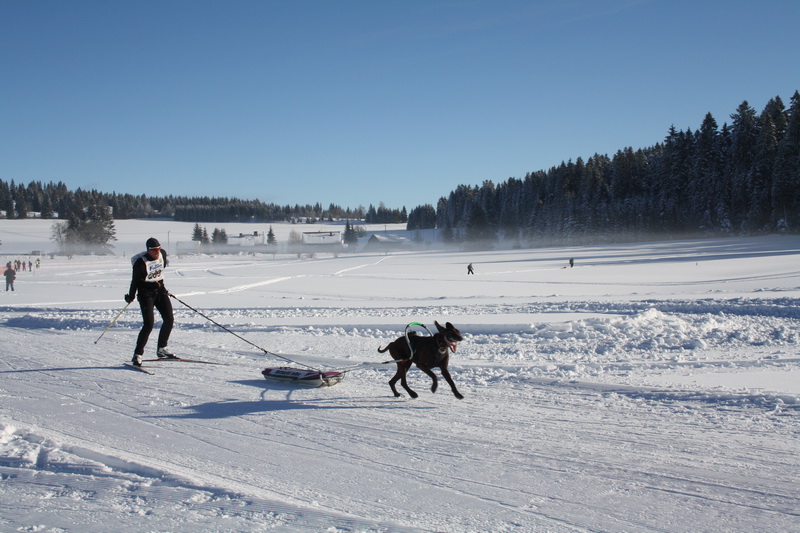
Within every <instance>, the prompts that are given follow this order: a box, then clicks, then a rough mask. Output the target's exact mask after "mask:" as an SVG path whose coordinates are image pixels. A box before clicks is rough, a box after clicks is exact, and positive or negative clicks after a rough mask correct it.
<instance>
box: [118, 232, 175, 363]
mask: <svg viewBox="0 0 800 533" xmlns="http://www.w3.org/2000/svg"><path fill="white" fill-rule="evenodd" d="M146 245H147V251H146V252H141V253H139V254H136V255H134V256H133V257H131V263H132V264H133V276H132V278H131V287H130V289H129V290H128V294H126V295H125V301H126V302H128V303H131V302H132V301H133V299H134V297H136V293H137V291H138V293H139V296H138V298H137V299H138V300H139V307H141V309H142V321H143V323H142V329H141V330H140V331H139V337H138V338H137V340H136V349H135V350H134V351H133V359H132V363H133V364H134V365H136V366H142V355H144V347H145V345H146V344H147V339H148V338H150V332H151V331H153V325H154V324H155V315H154V313H153V308H156V309H158V312H159V313H160V314H161V320H162V323H161V330H160V331H159V332H158V350H157V351H156V355H158V357H159V359H177V357H176V356H175V354H173V353H172V352H170V351H169V349H167V343H168V342H169V335H170V333H172V325H173V323H174V322H175V319H174V317H173V315H172V302H170V300H169V292H168V291H167V288H166V287H164V269H165V268H166V267H167V265H169V261H168V260H167V252H165V251H163V250H162V249H161V243H159V242H158V239H156V238H154V237H150V238H149V239H147V243H146Z"/></svg>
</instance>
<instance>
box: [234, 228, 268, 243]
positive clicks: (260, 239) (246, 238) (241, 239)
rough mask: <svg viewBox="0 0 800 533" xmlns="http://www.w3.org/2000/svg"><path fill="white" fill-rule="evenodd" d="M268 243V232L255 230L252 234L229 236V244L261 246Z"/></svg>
mask: <svg viewBox="0 0 800 533" xmlns="http://www.w3.org/2000/svg"><path fill="white" fill-rule="evenodd" d="M266 243H267V234H266V233H258V232H257V231H254V232H253V234H252V235H250V234H247V233H240V234H239V235H238V236H234V237H231V236H230V235H229V236H228V246H242V247H246V246H250V247H253V246H261V245H264V244H266Z"/></svg>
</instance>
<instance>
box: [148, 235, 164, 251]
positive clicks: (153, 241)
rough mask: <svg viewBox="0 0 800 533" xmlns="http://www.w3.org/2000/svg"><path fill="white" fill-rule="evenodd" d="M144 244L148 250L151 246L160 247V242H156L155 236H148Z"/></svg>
mask: <svg viewBox="0 0 800 533" xmlns="http://www.w3.org/2000/svg"><path fill="white" fill-rule="evenodd" d="M146 245H147V249H148V250H151V249H153V248H161V243H160V242H158V239H156V238H155V237H150V238H149V239H147V243H146Z"/></svg>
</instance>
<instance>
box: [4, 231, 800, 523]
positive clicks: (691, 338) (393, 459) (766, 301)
mask: <svg viewBox="0 0 800 533" xmlns="http://www.w3.org/2000/svg"><path fill="white" fill-rule="evenodd" d="M50 225H51V222H48V221H42V220H25V221H17V220H0V240H2V245H1V246H0V254H2V260H3V264H5V263H6V262H7V261H8V260H11V259H22V258H23V256H22V254H24V253H28V252H30V251H31V250H45V251H47V250H52V248H53V246H52V244H51V243H49V235H50ZM218 226H220V227H224V228H225V229H226V231H227V233H228V234H234V233H238V232H240V231H242V232H247V233H251V232H252V230H253V229H257V230H259V231H266V230H267V229H268V228H267V227H263V228H262V227H260V226H259V227H257V228H255V227H254V225H244V224H240V225H237V224H222V225H218ZM208 227H209V230H211V229H213V227H214V225H213V224H209V225H208ZM323 227H325V226H323V225H310V226H309V227H308V228H306V227H305V225H304V226H301V228H300V229H302V230H304V231H314V230H319V229H322V228H323ZM116 228H117V237H118V238H119V241H118V242H116V243H115V245H116V251H117V253H118V254H119V255H118V256H104V257H74V258H73V259H71V260H70V259H67V258H64V257H58V256H56V257H54V258H50V257H48V256H45V257H43V259H42V266H41V268H39V269H38V270H36V269H35V270H34V271H33V272H27V271H26V272H19V273H18V277H17V281H16V291H15V292H2V293H0V294H2V296H0V298H1V299H0V322H1V323H2V329H1V330H0V331H1V332H2V333H0V337H1V338H2V342H1V343H0V397H2V401H0V479H1V480H2V481H0V508H2V511H0V530H2V531H47V532H51V531H53V532H55V531H81V532H107V531H110V530H113V531H122V532H127V531H173V532H196V531H314V532H319V531H325V532H342V531H349V532H383V531H386V532H395V531H397V532H403V531H448V532H483V531H493V532H509V531H520V532H522V531H525V532H527V531H548V532H567V531H570V532H571V531H632V532H637V531H743V532H744V531H748V532H749V531H800V496H798V491H797V488H798V479H800V454H798V450H800V447H799V446H798V428H800V379H798V377H800V349H799V348H798V346H799V345H800V308H799V307H798V303H800V260H799V259H800V237H798V236H769V237H759V238H731V239H709V240H680V241H670V242H647V243H634V244H613V245H602V246H600V245H598V246H583V247H562V248H544V249H530V250H497V251H491V252H470V253H467V252H461V251H450V252H446V251H438V250H437V249H436V246H430V245H429V246H426V247H425V249H423V250H419V251H409V252H394V253H390V254H388V255H387V254H379V253H368V252H364V251H359V252H356V253H351V254H340V255H339V256H338V257H335V256H333V255H328V254H317V255H316V256H314V257H309V256H304V257H302V258H298V257H297V256H296V255H294V256H292V255H280V254H279V255H276V256H275V257H273V256H272V255H247V254H242V255H232V256H231V255H226V256H221V255H220V256H215V255H188V256H181V257H178V256H177V255H175V256H173V257H172V263H171V266H170V268H169V269H168V270H167V287H168V288H169V290H170V291H171V292H172V293H173V294H174V295H175V296H177V297H178V298H179V299H180V300H181V301H183V302H185V303H186V304H188V305H190V306H192V307H194V308H195V309H197V310H198V311H200V312H202V313H203V314H205V315H206V316H207V317H209V318H211V319H213V320H214V321H215V322H217V323H219V324H220V325H222V326H224V327H225V328H228V329H229V330H230V331H232V332H234V333H235V334H236V335H239V336H241V337H242V338H243V339H245V340H246V341H248V342H250V343H252V345H251V344H248V342H245V340H242V339H240V338H237V336H236V335H233V334H231V333H229V332H227V331H225V330H223V329H221V328H220V327H218V326H217V325H215V324H213V323H212V322H210V321H209V320H207V319H206V318H204V317H203V316H201V315H199V314H198V313H197V312H195V311H192V310H191V309H189V308H187V307H186V306H184V305H183V304H181V303H180V302H178V301H174V306H175V315H176V327H175V330H174V331H173V335H172V339H171V342H170V347H171V348H172V349H173V350H174V351H176V352H177V353H179V354H182V355H185V356H187V357H191V358H196V359H202V360H208V361H214V362H218V363H225V365H224V366H212V365H200V364H189V363H154V364H153V366H154V369H153V371H154V372H155V375H153V376H150V375H146V374H143V373H140V372H136V371H133V370H130V369H128V368H126V367H125V366H123V365H122V363H123V362H124V361H127V360H129V359H130V357H131V355H132V352H133V346H134V343H135V338H136V334H137V332H138V329H139V327H140V324H141V320H140V315H139V312H138V309H136V306H135V304H134V305H132V306H131V307H130V308H128V309H127V310H126V311H125V312H124V313H122V315H121V316H120V318H119V320H118V321H117V322H116V324H115V325H114V326H112V327H111V328H109V329H108V331H107V332H106V333H105V334H104V335H102V337H101V334H102V333H103V330H104V329H105V328H106V326H107V325H108V324H109V322H111V320H112V319H113V318H114V317H115V316H116V315H117V314H118V313H119V312H120V310H121V309H122V308H123V306H124V305H125V303H124V301H123V299H122V296H123V294H124V293H125V292H126V291H127V288H128V284H129V280H130V260H129V258H130V256H131V255H132V254H133V253H136V252H138V251H141V249H142V247H143V244H144V241H145V240H146V239H147V237H150V236H156V237H158V238H159V239H160V240H161V241H162V244H163V243H165V241H167V240H168V239H169V241H170V245H171V246H175V243H176V242H178V241H180V240H187V239H188V236H189V235H191V231H192V228H193V224H187V223H178V222H171V221H117V222H116ZM297 228H298V227H297V226H291V225H282V224H277V225H273V229H274V231H275V233H276V236H277V237H278V239H279V240H285V239H286V238H287V237H288V234H289V232H290V231H292V229H297ZM370 229H372V230H374V231H376V232H378V231H379V232H381V234H386V233H389V234H392V235H401V234H403V233H404V232H403V231H402V230H401V229H400V228H399V227H397V226H394V227H393V226H388V227H384V226H383V225H380V227H375V228H370ZM369 235H370V233H369V232H368V234H367V237H368V236H369ZM570 257H574V258H575V267H574V268H569V267H568V266H567V261H568V259H569V258H570ZM469 263H472V264H473V265H474V266H475V275H474V276H467V274H466V265H467V264H469ZM565 267H566V268H565ZM434 320H438V321H439V322H442V323H444V322H445V321H450V322H452V323H453V324H454V325H456V327H458V328H460V329H461V332H462V334H463V335H464V337H465V338H464V341H463V342H462V343H460V345H459V348H458V351H457V352H456V353H455V354H453V355H452V357H451V367H450V369H451V372H452V374H453V377H454V380H455V382H456V383H457V385H458V387H459V390H460V391H461V393H462V394H464V396H465V398H464V400H461V401H459V400H457V399H456V398H455V397H454V396H453V395H452V394H451V392H450V390H449V387H448V386H447V384H446V383H444V381H443V380H442V381H440V387H439V389H438V390H437V392H436V393H435V394H432V393H431V392H430V379H429V378H428V377H426V376H425V375H424V374H422V372H420V371H419V370H417V369H414V370H412V371H411V373H410V374H409V382H410V385H411V387H412V388H414V389H415V390H416V391H417V392H418V393H419V398H417V399H411V398H409V397H407V396H406V397H402V398H394V397H393V396H392V395H391V392H390V390H389V386H388V383H387V382H388V380H389V378H390V377H391V375H392V374H393V368H394V365H380V364H378V363H381V362H383V361H386V359H387V357H386V356H387V355H388V354H379V353H378V352H377V348H378V347H379V346H385V345H386V344H387V343H388V342H390V341H391V340H393V339H395V338H397V337H399V336H400V335H402V333H403V329H404V327H405V325H406V324H407V323H409V322H413V321H418V322H422V323H424V324H426V325H427V326H428V327H429V328H431V329H432V328H433V321H434ZM158 325H159V323H157V324H156V328H158ZM155 336H156V332H155V331H154V334H153V335H152V336H151V339H150V343H149V344H148V348H147V349H148V353H150V352H152V353H150V355H154V354H155ZM98 339H99V340H98ZM265 350H266V351H268V352H271V353H276V354H280V355H282V356H286V357H289V358H290V359H292V360H294V361H298V362H299V363H302V364H308V365H312V366H315V367H319V368H323V369H334V370H340V369H347V370H348V372H347V378H346V379H345V380H344V381H343V382H342V383H340V384H338V385H335V386H333V387H323V388H302V387H292V386H290V385H287V384H282V383H275V382H269V381H267V380H265V379H263V377H262V376H261V374H260V372H261V370H263V368H265V367H266V366H278V365H282V364H284V361H282V360H280V359H276V358H274V357H269V356H268V355H267V354H266V353H265Z"/></svg>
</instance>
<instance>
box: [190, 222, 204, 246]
mask: <svg viewBox="0 0 800 533" xmlns="http://www.w3.org/2000/svg"><path fill="white" fill-rule="evenodd" d="M192 240H193V241H197V242H203V228H201V227H200V224H198V223H195V225H194V229H193V230H192Z"/></svg>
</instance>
